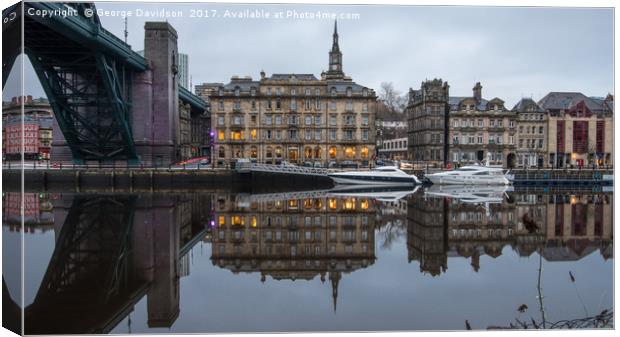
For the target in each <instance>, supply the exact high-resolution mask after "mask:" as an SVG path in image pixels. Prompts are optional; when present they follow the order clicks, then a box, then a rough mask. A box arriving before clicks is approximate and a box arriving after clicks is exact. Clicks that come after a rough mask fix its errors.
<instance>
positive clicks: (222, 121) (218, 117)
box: [217, 116, 224, 125]
mask: <svg viewBox="0 0 620 337" xmlns="http://www.w3.org/2000/svg"><path fill="white" fill-rule="evenodd" d="M217 125H224V116H217Z"/></svg>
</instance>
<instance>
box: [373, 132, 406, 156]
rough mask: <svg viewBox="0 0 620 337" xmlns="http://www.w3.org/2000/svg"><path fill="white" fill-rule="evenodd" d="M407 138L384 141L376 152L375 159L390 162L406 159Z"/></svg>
mask: <svg viewBox="0 0 620 337" xmlns="http://www.w3.org/2000/svg"><path fill="white" fill-rule="evenodd" d="M408 140H409V139H408V138H407V137H404V138H393V139H384V140H383V143H382V144H381V147H380V148H379V150H378V152H379V155H378V156H377V158H381V159H390V160H406V159H407V141H408Z"/></svg>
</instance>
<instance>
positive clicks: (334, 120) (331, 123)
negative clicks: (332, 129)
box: [329, 115, 336, 125]
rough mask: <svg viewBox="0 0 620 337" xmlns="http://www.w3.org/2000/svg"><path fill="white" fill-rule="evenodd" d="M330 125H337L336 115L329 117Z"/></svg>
mask: <svg viewBox="0 0 620 337" xmlns="http://www.w3.org/2000/svg"><path fill="white" fill-rule="evenodd" d="M329 125H336V115H329Z"/></svg>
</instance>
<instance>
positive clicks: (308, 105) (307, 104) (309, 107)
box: [306, 99, 312, 110]
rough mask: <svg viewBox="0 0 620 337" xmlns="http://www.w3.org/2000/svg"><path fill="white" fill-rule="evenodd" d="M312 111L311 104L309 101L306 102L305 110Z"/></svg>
mask: <svg viewBox="0 0 620 337" xmlns="http://www.w3.org/2000/svg"><path fill="white" fill-rule="evenodd" d="M310 109H312V102H310V100H309V99H307V100H306V110H310Z"/></svg>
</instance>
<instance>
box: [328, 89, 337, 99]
mask: <svg viewBox="0 0 620 337" xmlns="http://www.w3.org/2000/svg"><path fill="white" fill-rule="evenodd" d="M329 92H330V93H331V95H332V97H336V87H332V88H331V89H330V90H329Z"/></svg>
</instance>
